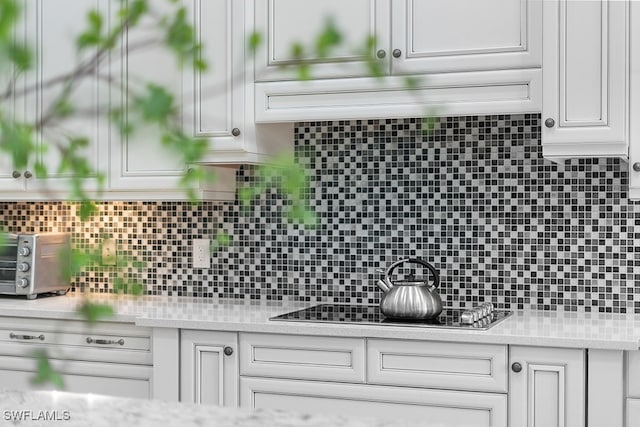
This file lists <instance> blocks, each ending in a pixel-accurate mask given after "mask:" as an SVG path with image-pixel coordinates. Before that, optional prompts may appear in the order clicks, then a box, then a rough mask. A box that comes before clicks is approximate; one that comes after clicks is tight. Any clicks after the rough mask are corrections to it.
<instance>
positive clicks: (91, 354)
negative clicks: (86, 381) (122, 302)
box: [0, 318, 153, 365]
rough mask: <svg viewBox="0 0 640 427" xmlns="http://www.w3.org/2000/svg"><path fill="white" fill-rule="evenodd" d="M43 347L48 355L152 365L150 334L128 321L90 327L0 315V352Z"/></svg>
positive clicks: (15, 352)
mask: <svg viewBox="0 0 640 427" xmlns="http://www.w3.org/2000/svg"><path fill="white" fill-rule="evenodd" d="M36 349H46V350H47V351H48V352H49V355H50V357H54V358H60V359H68V360H80V361H101V362H114V363H128V364H141V365H151V364H152V363H153V361H152V356H151V354H152V352H151V336H150V330H149V329H147V328H138V327H136V326H134V325H129V324H111V323H109V324H99V325H96V326H95V327H89V326H88V325H87V324H85V323H83V322H78V321H62V322H60V321H57V322H56V321H53V322H49V321H46V320H40V319H38V320H35V319H11V318H8V319H0V354H1V355H6V356H25V355H30V354H32V353H33V351H34V350H36Z"/></svg>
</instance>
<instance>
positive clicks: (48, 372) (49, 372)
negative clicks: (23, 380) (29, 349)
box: [31, 350, 64, 389]
mask: <svg viewBox="0 0 640 427" xmlns="http://www.w3.org/2000/svg"><path fill="white" fill-rule="evenodd" d="M34 357H35V359H36V366H37V369H36V375H35V376H34V377H33V378H32V379H31V383H32V384H34V385H42V384H51V385H53V386H55V387H57V388H59V389H63V388H64V380H63V379H62V375H60V373H58V372H57V371H56V370H55V369H54V368H53V366H51V360H50V359H49V355H48V354H47V352H46V351H45V350H37V351H35V352H34Z"/></svg>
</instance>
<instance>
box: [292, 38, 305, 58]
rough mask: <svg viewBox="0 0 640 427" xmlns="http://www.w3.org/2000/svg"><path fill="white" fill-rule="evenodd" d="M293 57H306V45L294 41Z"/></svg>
mask: <svg viewBox="0 0 640 427" xmlns="http://www.w3.org/2000/svg"><path fill="white" fill-rule="evenodd" d="M291 57H293V59H296V60H300V59H303V58H304V46H303V45H302V44H301V43H298V42H294V43H293V44H292V45H291Z"/></svg>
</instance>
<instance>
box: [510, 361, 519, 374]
mask: <svg viewBox="0 0 640 427" xmlns="http://www.w3.org/2000/svg"><path fill="white" fill-rule="evenodd" d="M511 370H512V371H513V372H516V373H518V372H520V371H522V365H521V364H520V363H518V362H514V363H513V365H511Z"/></svg>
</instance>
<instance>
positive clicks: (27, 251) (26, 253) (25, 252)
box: [18, 246, 31, 256]
mask: <svg viewBox="0 0 640 427" xmlns="http://www.w3.org/2000/svg"><path fill="white" fill-rule="evenodd" d="M30 253H31V249H29V248H27V247H26V246H23V247H21V248H20V249H18V255H20V256H29V254H30Z"/></svg>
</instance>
